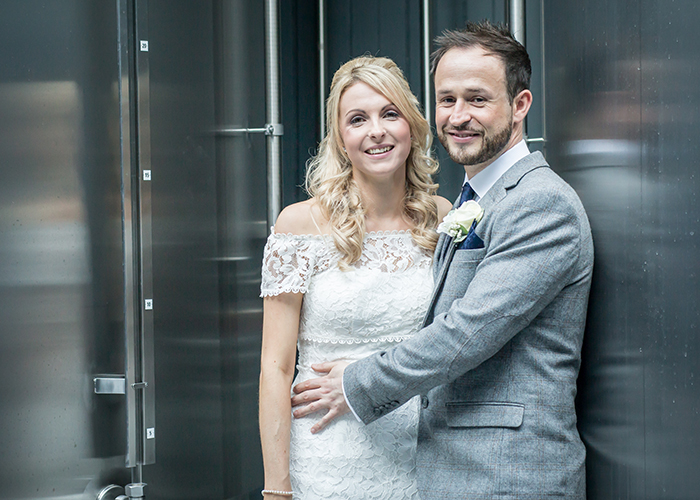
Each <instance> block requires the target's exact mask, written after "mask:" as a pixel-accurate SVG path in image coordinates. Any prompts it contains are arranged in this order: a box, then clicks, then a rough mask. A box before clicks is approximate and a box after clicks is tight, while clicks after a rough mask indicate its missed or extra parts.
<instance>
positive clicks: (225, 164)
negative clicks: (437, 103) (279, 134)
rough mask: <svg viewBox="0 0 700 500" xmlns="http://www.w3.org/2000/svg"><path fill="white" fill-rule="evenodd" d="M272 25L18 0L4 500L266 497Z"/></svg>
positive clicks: (5, 210) (1, 283)
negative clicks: (264, 288) (265, 271)
mask: <svg viewBox="0 0 700 500" xmlns="http://www.w3.org/2000/svg"><path fill="white" fill-rule="evenodd" d="M264 27H265V20H264V9H263V8H262V5H261V4H259V2H256V1H252V0H251V1H236V2H234V1H214V2H199V1H192V0H178V1H175V0H114V1H99V2H96V1H94V0H61V1H42V0H14V1H13V0H8V1H3V2H0V42H1V43H0V157H1V158H2V165H1V166H0V352H1V353H2V362H1V363H0V449H2V454H0V499H2V500H24V499H45V498H46V499H49V498H53V499H61V500H93V499H96V498H99V499H100V500H114V499H115V498H122V496H123V495H125V494H126V495H127V496H128V497H129V498H141V497H144V498H150V499H159V498H163V499H177V498H182V499H183V500H184V499H187V500H191V499H224V498H226V499H238V498H250V497H251V495H252V496H254V497H258V496H259V491H260V489H261V487H262V465H261V464H262V461H261V458H260V450H259V440H258V436H257V418H256V413H257V405H256V401H257V379H258V371H259V369H258V362H259V361H258V360H259V342H260V328H261V317H262V314H261V313H262V310H261V299H260V298H259V297H258V295H259V280H260V278H259V276H260V274H259V269H260V261H261V258H262V247H263V244H264V242H265V238H266V236H267V232H268V223H267V221H266V218H267V193H266V179H267V173H266V155H265V136H264V134H259V135H254V134H246V133H243V134H236V135H233V136H231V135H226V134H221V133H219V130H221V129H226V128H252V127H263V126H264V125H265V121H266V120H265V118H266V117H265V104H266V98H265V93H264V90H265V52H264V39H265V32H264ZM277 129H279V130H280V131H281V127H278V128H277ZM277 129H276V130H277ZM144 332H146V334H148V335H144ZM156 443H157V445H156ZM110 485H112V486H110Z"/></svg>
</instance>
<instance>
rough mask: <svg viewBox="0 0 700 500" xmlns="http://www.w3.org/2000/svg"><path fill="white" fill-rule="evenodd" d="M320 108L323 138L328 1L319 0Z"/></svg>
mask: <svg viewBox="0 0 700 500" xmlns="http://www.w3.org/2000/svg"><path fill="white" fill-rule="evenodd" d="M318 96H319V102H318V110H319V118H320V125H321V126H320V128H319V130H320V131H321V139H323V138H324V137H325V136H326V1H325V0H318Z"/></svg>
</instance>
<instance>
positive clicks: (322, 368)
mask: <svg viewBox="0 0 700 500" xmlns="http://www.w3.org/2000/svg"><path fill="white" fill-rule="evenodd" d="M337 364H338V363H337V362H336V361H329V362H326V363H318V364H313V365H311V369H312V370H313V371H315V372H318V373H328V372H330V371H331V370H332V369H333V367H334V366H335V365H337Z"/></svg>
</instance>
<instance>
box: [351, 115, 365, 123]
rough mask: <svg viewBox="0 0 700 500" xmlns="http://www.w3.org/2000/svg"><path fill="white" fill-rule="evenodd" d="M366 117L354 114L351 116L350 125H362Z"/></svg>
mask: <svg viewBox="0 0 700 500" xmlns="http://www.w3.org/2000/svg"><path fill="white" fill-rule="evenodd" d="M364 121H365V119H364V118H363V117H361V116H353V117H352V118H350V125H360V124H361V123H362V122H364Z"/></svg>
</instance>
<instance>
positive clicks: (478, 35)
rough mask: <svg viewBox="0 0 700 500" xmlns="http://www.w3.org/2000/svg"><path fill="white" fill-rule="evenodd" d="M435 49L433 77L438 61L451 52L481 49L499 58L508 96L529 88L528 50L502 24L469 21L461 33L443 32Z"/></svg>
mask: <svg viewBox="0 0 700 500" xmlns="http://www.w3.org/2000/svg"><path fill="white" fill-rule="evenodd" d="M435 44H436V45H437V47H438V48H437V49H436V50H435V52H433V54H432V55H431V67H430V71H431V73H432V74H433V75H435V69H436V68H437V65H438V63H439V62H440V59H442V56H444V55H445V54H446V53H447V51H448V50H450V49H469V48H472V47H481V48H482V49H484V50H485V51H486V52H487V53H488V54H490V55H494V56H496V57H500V58H501V60H502V61H503V63H504V65H505V67H506V85H507V87H508V96H509V97H510V99H511V100H513V99H515V96H517V95H518V94H519V93H520V92H522V91H523V90H525V89H529V88H530V77H531V76H532V66H531V65H530V56H528V54H527V50H525V47H523V46H522V45H521V44H520V42H518V41H517V40H516V39H515V38H514V37H513V35H511V33H510V31H509V30H508V28H507V27H506V26H504V25H503V24H500V23H499V24H492V23H490V22H489V21H481V22H480V23H474V22H471V21H470V22H468V23H467V25H466V27H465V28H464V29H461V30H445V31H443V32H442V35H440V36H438V37H437V38H436V39H435Z"/></svg>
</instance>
